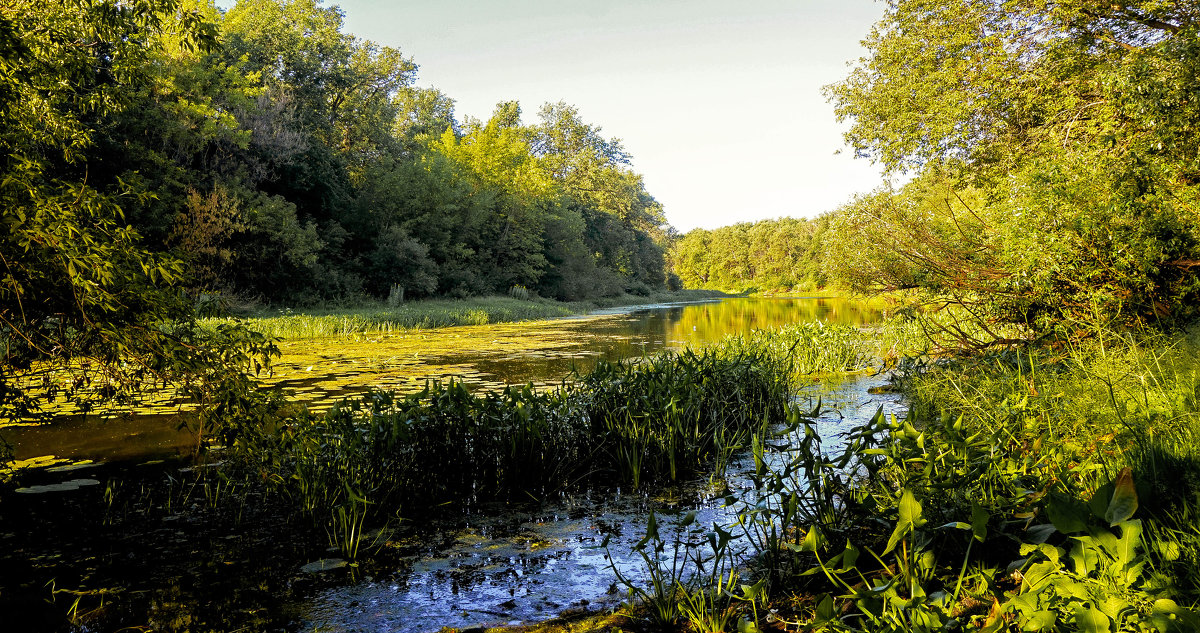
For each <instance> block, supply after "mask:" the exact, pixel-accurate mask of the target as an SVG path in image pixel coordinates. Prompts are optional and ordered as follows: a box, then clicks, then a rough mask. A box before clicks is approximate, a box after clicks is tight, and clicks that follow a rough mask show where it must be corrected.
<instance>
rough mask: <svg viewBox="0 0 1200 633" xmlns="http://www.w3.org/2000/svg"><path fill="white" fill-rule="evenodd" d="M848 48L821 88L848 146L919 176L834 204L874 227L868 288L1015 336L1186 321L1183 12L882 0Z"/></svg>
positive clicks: (1199, 57)
mask: <svg viewBox="0 0 1200 633" xmlns="http://www.w3.org/2000/svg"><path fill="white" fill-rule="evenodd" d="M866 44H867V47H868V50H869V55H868V56H867V57H865V58H864V59H862V60H861V61H860V63H859V65H858V66H857V67H856V68H855V69H854V71H853V72H852V73H851V75H850V77H849V78H847V79H846V80H845V81H843V82H841V83H839V84H836V85H834V86H831V87H830V88H829V92H828V94H829V96H830V97H831V98H832V99H833V101H834V102H835V105H836V107H837V111H838V115H839V117H840V118H841V119H842V120H843V121H847V122H849V123H851V126H850V130H849V132H848V133H847V139H848V140H849V141H850V143H851V144H852V145H853V146H854V147H856V148H857V151H858V152H859V153H860V154H862V155H866V156H870V157H871V158H873V159H875V160H878V161H880V162H882V163H883V164H884V165H885V166H886V167H887V168H888V169H890V170H893V171H905V170H909V171H917V172H922V173H928V174H929V175H928V177H927V178H924V179H923V180H922V182H920V183H917V184H915V185H913V186H912V187H906V188H905V189H904V190H903V191H901V192H900V193H899V197H898V198H893V197H892V196H889V195H887V194H879V195H876V196H872V197H869V198H867V199H863V200H860V201H859V202H857V203H855V205H853V206H854V208H853V209H852V210H851V215H852V216H855V215H860V216H861V215H863V214H864V213H865V214H867V215H870V216H871V217H873V218H874V220H875V221H876V222H877V223H881V224H877V230H873V231H869V232H868V236H869V237H870V239H869V240H868V242H867V245H866V246H867V247H868V250H873V251H874V252H875V253H877V254H879V256H880V258H881V259H883V260H884V261H891V262H894V263H896V264H898V265H899V264H903V266H901V267H895V266H893V267H892V268H893V270H892V271H891V272H890V273H887V274H888V275H890V276H891V279H890V280H885V279H877V280H876V282H883V285H897V283H898V281H899V279H900V278H901V277H902V276H903V277H906V278H907V281H905V282H903V283H904V284H909V283H911V284H914V285H916V286H918V287H920V288H923V289H924V290H926V291H927V292H928V294H929V295H930V296H933V297H935V298H937V299H939V300H942V299H949V300H950V301H952V302H956V303H958V304H959V305H963V306H967V307H970V308H971V309H972V310H974V311H976V312H977V313H978V314H980V315H981V318H982V319H984V320H1000V321H1009V322H1014V323H1018V324H1021V325H1023V326H1025V327H1027V328H1028V330H1029V332H1030V333H1031V334H1039V333H1047V332H1051V331H1056V330H1062V331H1063V332H1066V331H1067V329H1069V328H1070V323H1071V322H1073V321H1076V320H1078V319H1081V318H1084V317H1086V316H1090V315H1096V314H1099V315H1101V316H1103V317H1104V318H1106V319H1109V320H1111V321H1113V322H1117V323H1122V324H1127V325H1155V326H1169V325H1171V324H1178V323H1185V322H1188V321H1190V320H1191V319H1193V318H1195V316H1196V315H1197V314H1198V313H1197V310H1198V308H1197V306H1200V294H1198V293H1200V280H1198V279H1197V276H1196V274H1195V273H1196V268H1197V267H1196V265H1195V262H1196V261H1198V260H1200V233H1198V226H1200V223H1197V222H1196V211H1195V209H1196V206H1195V202H1196V199H1197V194H1198V192H1197V183H1200V178H1197V174H1200V170H1198V168H1200V162H1198V161H1200V152H1198V151H1197V150H1198V149H1200V147H1198V146H1197V143H1198V142H1200V141H1198V140H1197V135H1196V134H1195V133H1194V130H1195V129H1197V126H1198V125H1200V108H1198V107H1197V106H1196V103H1195V99H1194V98H1193V95H1194V94H1195V91H1196V89H1197V88H1198V87H1200V86H1198V85H1197V82H1198V81H1200V80H1198V79H1197V77H1200V39H1198V38H1197V9H1196V8H1195V7H1193V6H1191V5H1190V4H1188V3H1164V2H1158V1H1142V2H1123V3H1109V4H1102V3H1095V2H1089V1H1086V0H1075V1H1069V2H1053V3H1052V2H1046V1H1042V0H1023V1H1012V2H995V1H990V0H972V1H969V2H958V1H949V0H894V1H892V2H890V3H889V8H888V10H887V13H886V15H885V17H884V19H883V20H882V21H881V22H880V23H879V24H878V25H877V26H876V27H875V29H874V30H873V31H872V33H871V35H870V36H869V37H868V39H867V41H866ZM934 182H936V183H939V184H938V186H939V187H941V186H945V187H947V188H948V189H947V191H948V192H949V193H950V194H953V195H941V194H933V193H932V192H931V191H930V190H929V188H928V187H929V185H930V184H931V183H934ZM968 194H969V195H968ZM946 200H950V201H952V203H951V204H950V207H949V208H937V207H938V205H939V204H942V203H943V202H944V201H946ZM943 206H944V205H943ZM921 222H924V223H925V225H924V226H923V227H920V228H917V227H915V226H912V224H913V223H921ZM850 223H851V224H852V225H854V226H858V227H863V226H865V225H863V224H862V223H855V222H854V221H853V220H850ZM925 238H928V239H929V240H930V241H929V242H927V243H924V244H918V243H915V242H913V241H911V240H920V239H925ZM868 265H869V264H868ZM889 266H891V265H890V264H889ZM901 268H907V269H908V270H907V272H903V271H901ZM862 281H865V280H861V279H860V282H862ZM860 285H861V283H860ZM1063 328H1066V329H1063Z"/></svg>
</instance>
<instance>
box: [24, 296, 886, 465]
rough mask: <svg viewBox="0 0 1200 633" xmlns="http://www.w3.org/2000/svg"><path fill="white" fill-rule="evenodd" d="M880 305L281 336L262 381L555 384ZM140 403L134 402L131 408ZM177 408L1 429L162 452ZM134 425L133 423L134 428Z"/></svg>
mask: <svg viewBox="0 0 1200 633" xmlns="http://www.w3.org/2000/svg"><path fill="white" fill-rule="evenodd" d="M879 318H880V313H879V311H877V310H872V309H870V308H867V307H864V306H863V305H862V304H860V303H857V302H854V301H852V300H848V299H843V298H807V299H804V298H788V299H767V298H738V299H726V300H723V301H719V302H706V303H698V304H689V305H676V306H658V307H652V308H640V309H632V310H631V309H619V310H611V311H608V312H607V313H604V312H602V313H598V314H596V315H593V316H589V317H585V318H574V319H559V320H555V321H540V322H525V323H504V324H495V325H486V326H474V327H457V328H445V329H441V330H430V331H424V332H409V333H405V334H396V335H387V336H384V335H377V336H360V337H354V338H336V339H324V340H315V341H295V342H284V343H283V344H281V345H280V348H281V351H282V352H283V356H282V357H281V358H280V359H279V360H278V362H277V363H276V365H275V369H274V373H273V375H272V376H270V377H268V378H267V379H266V381H265V382H266V383H267V384H269V385H274V386H278V387H280V388H281V389H283V390H284V391H286V392H287V393H288V397H289V398H290V399H291V400H293V401H297V402H302V403H304V404H306V405H307V406H309V407H310V409H312V410H315V411H322V410H324V409H327V408H328V407H329V406H331V405H332V404H333V403H334V402H337V401H338V400H340V399H342V398H345V397H347V396H350V395H353V394H355V393H361V392H363V391H365V390H367V389H371V388H375V389H393V390H397V391H400V392H408V393H411V392H414V391H418V390H420V389H421V388H422V387H423V386H424V385H425V383H426V381H427V380H430V379H435V380H442V381H446V380H450V379H455V380H461V381H462V382H464V383H465V384H466V385H467V386H469V387H471V388H476V389H488V388H497V387H501V386H503V385H506V384H521V383H525V382H534V383H535V384H538V385H552V384H556V383H557V382H559V381H561V380H562V379H563V378H564V377H566V376H567V375H568V374H569V373H570V372H571V371H572V369H578V370H580V371H586V370H587V369H588V368H590V367H592V366H594V365H595V363H596V362H597V360H598V359H604V360H609V361H614V360H618V359H623V358H631V357H639V356H644V355H647V354H654V353H656V352H659V351H662V350H664V349H668V348H679V347H683V346H686V345H704V344H708V343H712V342H715V341H719V340H720V339H722V338H724V337H725V336H728V335H731V334H743V333H746V332H749V331H751V330H755V329H765V328H770V327H776V326H779V325H783V324H787V323H794V322H800V321H812V320H825V321H829V322H833V323H844V324H851V325H861V324H867V323H873V322H875V321H877V320H879ZM135 413H136V412H135ZM178 421H179V418H178V417H177V416H172V415H168V414H165V413H163V412H162V411H160V410H155V412H154V415H134V416H131V417H130V416H126V417H121V418H116V419H112V420H99V419H98V418H97V417H96V416H87V417H84V416H76V417H73V418H72V419H70V420H61V421H58V422H55V423H52V424H50V425H47V426H42V427H30V428H15V429H5V430H4V431H3V432H2V434H3V436H4V438H5V439H6V440H8V441H9V442H10V443H12V444H13V446H14V452H15V456H16V457H17V459H27V458H31V457H37V456H40V455H58V456H60V457H68V458H72V459H96V460H112V459H125V458H132V457H139V456H143V457H144V456H161V455H163V454H167V453H176V452H181V451H186V450H187V449H188V448H189V447H191V446H192V445H193V444H194V439H193V438H192V436H191V435H190V434H189V433H188V432H187V431H181V430H177V429H176V428H175V427H176V426H177V425H178ZM131 431H132V432H131Z"/></svg>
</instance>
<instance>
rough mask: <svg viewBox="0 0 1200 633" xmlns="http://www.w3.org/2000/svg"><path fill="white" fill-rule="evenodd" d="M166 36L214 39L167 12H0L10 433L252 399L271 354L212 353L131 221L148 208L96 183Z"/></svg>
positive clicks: (2, 333)
mask: <svg viewBox="0 0 1200 633" xmlns="http://www.w3.org/2000/svg"><path fill="white" fill-rule="evenodd" d="M167 31H170V32H172V33H175V35H174V36H173V41H174V45H176V46H184V47H206V46H210V45H211V44H212V42H213V29H212V26H211V24H208V23H206V22H204V21H203V18H202V15H200V14H199V13H196V12H194V11H189V10H185V9H183V8H182V7H181V5H180V4H179V3H176V2H173V1H171V0H163V1H158V2H136V3H125V2H107V1H103V0H90V1H84V2H74V1H70V0H58V1H55V0H51V1H41V0H39V1H37V2H32V1H23V0H17V1H16V2H10V3H6V4H4V5H0V207H2V208H3V209H4V211H3V216H2V220H0V221H2V223H3V230H0V266H2V267H3V268H2V272H0V341H2V342H3V345H4V348H3V355H2V357H0V358H2V361H0V417H4V418H10V419H11V418H22V417H26V416H30V415H34V414H36V413H37V410H38V408H39V407H40V406H41V405H42V404H44V403H45V402H47V401H50V400H53V399H55V398H57V397H60V396H61V397H67V398H71V399H74V400H78V401H81V402H83V403H84V404H88V403H90V402H92V401H94V400H95V399H102V400H105V401H107V402H113V401H120V400H122V399H130V398H133V397H135V396H136V394H137V393H138V391H139V390H140V389H141V388H143V387H145V386H146V384H147V383H148V382H149V381H158V380H164V381H165V380H175V381H182V382H184V383H190V384H191V385H192V386H193V387H195V388H196V389H198V390H197V391H193V393H194V395H200V391H199V390H209V389H228V388H237V389H239V390H240V393H243V394H244V393H245V392H246V390H247V389H248V388H249V383H248V382H247V381H246V377H245V375H244V374H243V373H241V370H244V369H245V365H244V363H246V362H249V360H250V356H252V355H259V356H261V354H263V353H266V352H269V351H270V346H269V345H267V344H266V342H265V341H263V340H262V339H261V338H260V337H254V336H252V335H250V334H248V333H246V332H244V331H242V330H236V329H231V330H229V331H225V332H222V333H220V334H219V335H218V336H219V337H220V338H222V339H223V340H222V341H221V343H220V344H214V342H213V340H212V339H206V338H205V337H204V336H203V335H202V333H201V332H199V331H198V330H197V329H196V328H195V327H194V321H193V320H192V319H191V316H192V312H191V304H190V302H189V301H188V300H187V299H186V297H184V296H182V295H181V294H180V293H178V292H176V291H175V290H173V289H172V288H171V286H172V285H174V284H176V283H178V282H180V281H181V280H182V279H183V273H184V271H183V268H182V266H181V264H180V263H179V262H178V261H177V260H175V259H173V258H170V257H165V256H162V255H159V254H155V253H153V252H151V251H150V250H148V249H147V248H146V247H145V246H144V245H143V244H142V241H141V238H140V236H139V234H138V232H137V231H136V230H134V229H133V228H132V227H130V226H129V225H128V224H127V222H126V219H125V217H124V213H123V209H122V207H123V205H124V204H126V203H127V202H129V201H131V200H136V199H138V198H143V199H144V198H145V197H146V196H147V195H148V194H147V193H146V192H145V190H144V189H142V188H140V187H137V186H122V183H120V182H119V181H118V182H116V183H114V184H113V185H112V186H110V187H109V188H108V191H101V190H99V189H98V188H97V187H96V186H93V185H92V183H91V182H90V174H91V173H92V171H93V170H92V166H93V164H94V163H95V160H94V159H95V157H94V156H93V154H94V153H95V152H96V150H97V147H96V143H95V138H96V137H97V136H99V135H101V134H103V133H104V132H106V131H108V130H110V129H112V126H113V124H114V119H115V117H116V116H117V115H119V114H120V113H121V112H122V111H123V110H124V109H126V108H128V107H129V106H130V104H131V103H133V102H134V101H135V100H136V99H135V97H136V95H138V94H139V91H140V90H142V89H143V88H144V87H145V86H146V85H147V83H148V82H151V81H152V80H151V78H150V76H151V74H152V73H151V72H150V69H152V68H153V66H154V64H155V63H156V62H157V60H159V59H160V57H159V55H160V53H161V52H162V45H163V44H162V43H163V42H164V38H162V37H160V36H161V35H162V34H163V33H164V32H167ZM260 360H261V358H260ZM239 366H240V367H239ZM61 373H66V374H69V376H68V379H66V380H61V378H62V376H61V375H60V374H61ZM39 374H40V375H45V376H47V379H46V380H31V376H35V375H39Z"/></svg>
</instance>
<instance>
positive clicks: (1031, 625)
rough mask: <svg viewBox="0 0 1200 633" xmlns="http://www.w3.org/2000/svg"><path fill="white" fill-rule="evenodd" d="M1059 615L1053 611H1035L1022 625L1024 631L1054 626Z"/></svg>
mask: <svg viewBox="0 0 1200 633" xmlns="http://www.w3.org/2000/svg"><path fill="white" fill-rule="evenodd" d="M1057 621H1058V616H1057V615H1055V613H1054V612H1053V611H1035V612H1033V613H1031V614H1030V615H1029V619H1028V620H1026V621H1025V622H1024V623H1023V624H1022V625H1021V630H1022V631H1045V630H1049V629H1053V628H1054V624H1055V623H1056V622H1057Z"/></svg>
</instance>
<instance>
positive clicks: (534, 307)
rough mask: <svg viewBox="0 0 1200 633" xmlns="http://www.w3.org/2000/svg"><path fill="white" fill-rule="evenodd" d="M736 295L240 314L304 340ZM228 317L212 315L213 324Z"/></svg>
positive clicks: (430, 302) (484, 301) (258, 326)
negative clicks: (213, 316) (214, 316)
mask: <svg viewBox="0 0 1200 633" xmlns="http://www.w3.org/2000/svg"><path fill="white" fill-rule="evenodd" d="M733 296H736V295H729V294H725V293H723V292H718V291H715V290H680V291H676V292H657V293H651V294H648V295H644V296H643V295H628V294H626V295H620V296H616V297H603V298H599V299H589V300H586V301H570V302H564V301H555V300H554V299H546V298H543V297H536V296H528V297H524V298H522V297H513V296H490V297H469V298H466V299H424V300H420V301H408V302H404V303H400V304H396V305H388V304H387V303H386V302H379V303H374V304H366V305H356V306H331V307H325V308H313V309H292V308H282V309H279V308H273V309H256V310H251V311H247V312H244V313H242V314H239V315H238V317H237V318H242V319H246V320H248V321H249V322H250V324H251V327H252V328H253V329H254V330H256V331H258V332H261V333H263V334H265V335H267V336H272V337H277V338H281V339H285V340H303V339H312V338H322V337H329V336H345V335H350V334H392V333H398V332H408V331H415V330H428V329H434V328H443V327H453V326H461V325H491V324H497V323H515V322H520V321H536V320H543V319H554V318H561V317H568V316H577V315H586V314H589V313H591V312H593V311H596V310H607V309H612V308H621V307H631V306H639V305H662V304H676V303H692V302H698V301H715V300H719V299H724V298H728V297H733ZM229 320H230V318H226V317H222V318H210V319H205V320H204V321H203V322H202V323H204V324H205V325H207V326H212V327H215V326H216V325H218V324H220V323H224V322H229Z"/></svg>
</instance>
